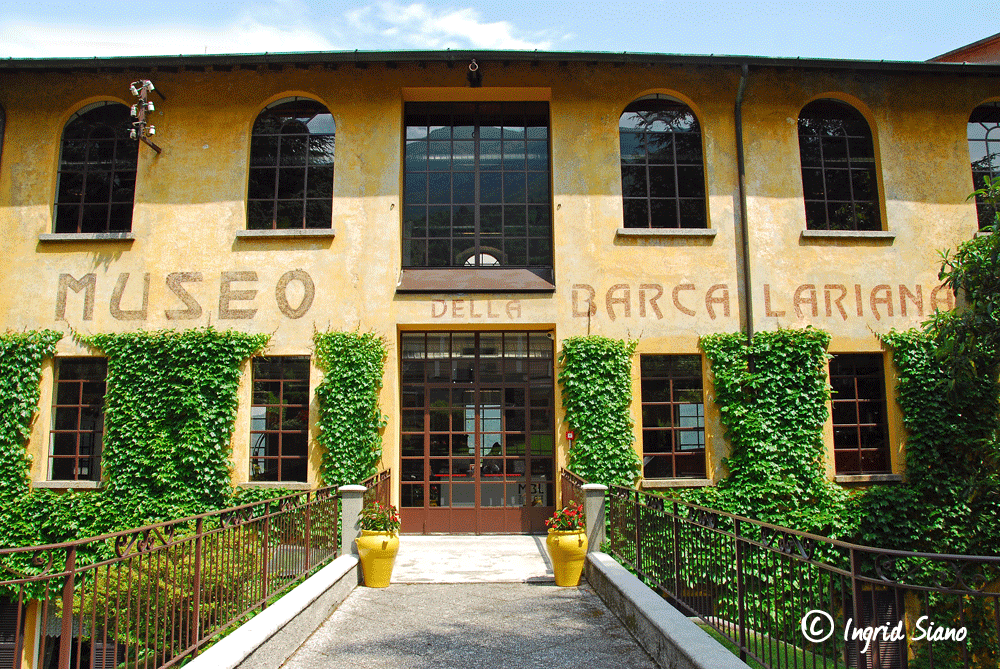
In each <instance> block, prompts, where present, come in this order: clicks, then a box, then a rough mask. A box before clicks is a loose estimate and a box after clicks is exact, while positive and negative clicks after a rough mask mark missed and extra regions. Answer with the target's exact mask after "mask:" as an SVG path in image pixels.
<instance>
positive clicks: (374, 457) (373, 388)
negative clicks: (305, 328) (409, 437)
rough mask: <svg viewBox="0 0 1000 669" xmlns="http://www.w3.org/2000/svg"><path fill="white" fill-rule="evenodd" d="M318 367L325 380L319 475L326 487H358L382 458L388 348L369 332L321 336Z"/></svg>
mask: <svg viewBox="0 0 1000 669" xmlns="http://www.w3.org/2000/svg"><path fill="white" fill-rule="evenodd" d="M313 342H314V344H315V346H316V365H317V366H318V367H319V368H320V370H322V372H323V380H322V381H321V382H320V384H319V386H317V387H316V398H317V400H318V401H319V434H318V435H317V437H316V441H317V442H318V443H319V445H320V446H321V447H322V453H323V463H322V468H321V473H322V476H323V482H324V484H325V485H344V484H351V483H360V482H361V481H362V480H364V479H365V478H367V477H368V476H370V475H371V474H374V473H375V472H376V469H375V465H376V464H377V463H378V461H379V460H380V459H381V458H382V428H384V427H385V425H386V420H387V419H386V417H385V416H383V415H382V412H381V411H380V410H379V405H378V395H379V389H380V388H381V387H382V373H383V370H384V368H385V359H386V345H385V340H383V339H382V337H381V336H379V335H376V334H374V333H371V332H366V333H359V332H317V333H315V334H314V335H313Z"/></svg>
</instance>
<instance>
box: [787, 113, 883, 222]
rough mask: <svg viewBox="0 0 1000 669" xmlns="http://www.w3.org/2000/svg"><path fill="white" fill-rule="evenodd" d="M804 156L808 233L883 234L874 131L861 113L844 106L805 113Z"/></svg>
mask: <svg viewBox="0 0 1000 669" xmlns="http://www.w3.org/2000/svg"><path fill="white" fill-rule="evenodd" d="M799 155H800V156H801V159H802V190H803V193H804V197H805V204H806V228H807V229H809V230H881V229H882V221H881V214H880V212H879V207H878V201H877V199H876V198H877V196H878V179H877V176H876V174H875V148H874V143H873V142H872V131H871V128H869V127H868V122H867V121H866V120H865V118H864V117H863V116H862V115H861V114H860V113H859V112H858V110H857V109H855V108H854V107H851V106H850V105H848V104H846V103H844V102H840V101H839V100H816V101H814V102H810V103H809V104H807V105H806V106H805V107H803V108H802V112H801V113H799Z"/></svg>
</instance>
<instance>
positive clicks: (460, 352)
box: [400, 332, 555, 532]
mask: <svg viewBox="0 0 1000 669" xmlns="http://www.w3.org/2000/svg"><path fill="white" fill-rule="evenodd" d="M400 342H401V352H402V360H401V379H402V384H401V402H400V404H401V419H400V423H401V432H402V434H401V460H402V461H401V474H402V482H401V485H402V489H401V502H402V507H403V509H402V511H403V531H404V532H421V531H426V532H438V531H440V532H520V531H544V524H543V522H544V518H545V515H546V513H551V509H552V508H553V506H554V504H555V499H554V492H555V491H554V481H555V472H554V469H553V468H554V457H553V444H554V407H553V402H554V401H553V369H554V368H553V344H552V340H551V339H550V338H549V336H548V335H547V334H546V333H544V332H404V333H402V334H401V335H400Z"/></svg>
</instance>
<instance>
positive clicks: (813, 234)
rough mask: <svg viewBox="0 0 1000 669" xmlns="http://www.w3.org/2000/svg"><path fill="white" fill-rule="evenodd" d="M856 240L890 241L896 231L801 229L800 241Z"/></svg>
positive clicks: (894, 237)
mask: <svg viewBox="0 0 1000 669" xmlns="http://www.w3.org/2000/svg"><path fill="white" fill-rule="evenodd" d="M813 239H816V240H819V239H822V240H844V239H849V240H858V241H890V242H891V241H892V240H894V239H896V233H895V232H892V231H890V230H803V231H802V241H809V240H813Z"/></svg>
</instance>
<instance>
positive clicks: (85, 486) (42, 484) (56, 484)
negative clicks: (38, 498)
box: [31, 481, 101, 490]
mask: <svg viewBox="0 0 1000 669" xmlns="http://www.w3.org/2000/svg"><path fill="white" fill-rule="evenodd" d="M31 487H32V488H49V489H56V490H99V489H100V488H101V481H32V483H31Z"/></svg>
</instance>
